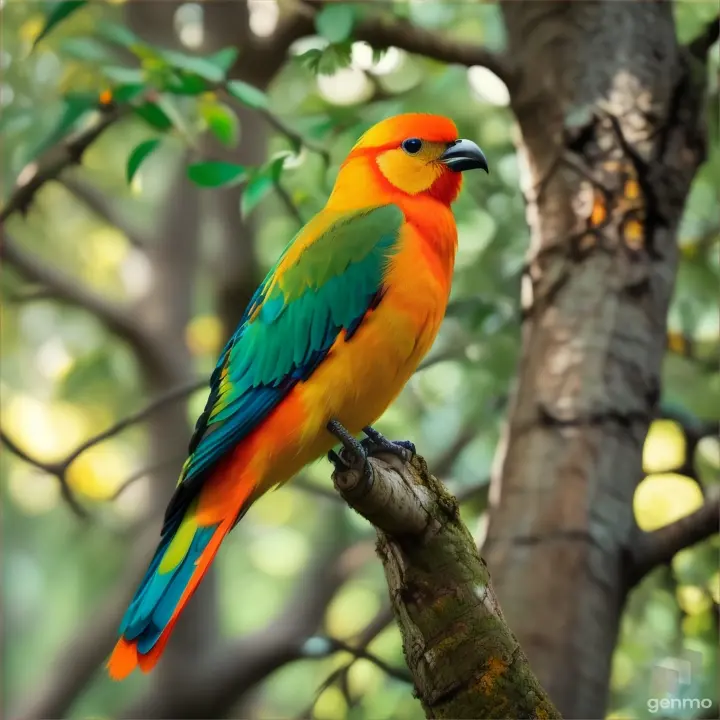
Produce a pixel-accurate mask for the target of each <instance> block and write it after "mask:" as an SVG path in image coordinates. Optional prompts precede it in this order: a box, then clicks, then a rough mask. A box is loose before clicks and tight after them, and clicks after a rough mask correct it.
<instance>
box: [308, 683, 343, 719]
mask: <svg viewBox="0 0 720 720" xmlns="http://www.w3.org/2000/svg"><path fill="white" fill-rule="evenodd" d="M346 715H347V703H346V702H345V698H344V697H343V694H342V691H341V690H340V688H339V687H337V686H336V685H331V686H330V687H329V688H328V689H327V690H325V691H324V692H323V693H322V695H320V697H319V698H318V699H317V702H316V703H315V708H314V713H313V717H316V718H318V720H338V718H344V717H345V716H346Z"/></svg>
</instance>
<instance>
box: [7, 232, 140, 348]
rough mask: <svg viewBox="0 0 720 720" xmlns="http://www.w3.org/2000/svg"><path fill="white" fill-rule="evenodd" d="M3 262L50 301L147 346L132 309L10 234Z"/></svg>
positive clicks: (133, 343)
mask: <svg viewBox="0 0 720 720" xmlns="http://www.w3.org/2000/svg"><path fill="white" fill-rule="evenodd" d="M0 258H2V259H3V260H4V261H5V262H6V263H7V264H8V265H10V266H12V267H13V268H15V269H16V270H17V271H18V272H19V273H20V274H21V275H23V276H24V277H26V278H27V279H28V280H31V281H32V282H36V283H38V284H40V285H41V286H42V287H43V288H45V291H46V293H47V297H52V298H53V299H55V300H58V301H60V302H63V303H66V304H68V305H72V306H74V307H80V308H83V309H84V310H87V311H88V312H90V313H92V314H93V315H95V317H97V318H98V320H100V322H101V323H103V324H104V325H105V326H106V327H107V329H108V330H109V331H110V332H112V333H114V334H116V335H118V336H119V337H121V338H123V339H124V340H127V341H128V342H129V343H131V344H132V345H134V346H136V347H140V346H145V345H146V344H147V343H146V338H145V335H144V330H143V326H142V324H141V323H140V322H138V320H137V318H136V317H135V316H134V315H133V314H132V313H131V312H130V311H129V309H128V308H126V307H125V306H124V305H122V304H119V303H116V302H114V301H112V300H109V299H108V298H106V297H104V296H103V295H101V294H100V293H98V292H96V291H94V290H93V289H91V288H90V287H88V286H87V285H85V284H84V283H82V282H81V281H80V280H79V279H78V278H75V277H72V276H70V275H66V274H65V273H63V272H62V271H60V270H58V269H57V268H55V267H53V266H52V265H50V264H48V263H45V262H44V261H43V260H41V259H40V258H39V257H37V256H36V255H34V254H32V253H29V252H27V251H26V250H25V249H23V248H21V247H20V245H18V244H17V243H16V242H15V240H14V239H13V238H11V237H10V236H9V235H8V234H7V233H3V238H2V244H0Z"/></svg>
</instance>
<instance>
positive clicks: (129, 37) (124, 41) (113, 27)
mask: <svg viewBox="0 0 720 720" xmlns="http://www.w3.org/2000/svg"><path fill="white" fill-rule="evenodd" d="M97 33H98V35H99V36H100V37H101V38H104V39H105V40H107V41H108V42H111V43H113V44H114V45H119V46H120V47H124V48H126V49H130V48H131V47H133V46H134V45H142V41H141V40H140V38H139V37H138V36H137V35H136V34H135V33H134V32H133V31H132V30H130V29H129V28H127V27H125V26H124V25H119V24H118V23H113V22H109V21H108V20H101V21H100V22H99V23H98V24H97Z"/></svg>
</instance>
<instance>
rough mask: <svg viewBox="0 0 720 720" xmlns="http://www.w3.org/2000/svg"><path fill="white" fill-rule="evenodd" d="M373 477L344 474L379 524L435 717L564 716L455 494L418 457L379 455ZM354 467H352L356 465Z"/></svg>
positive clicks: (396, 600) (419, 680) (351, 498)
mask: <svg viewBox="0 0 720 720" xmlns="http://www.w3.org/2000/svg"><path fill="white" fill-rule="evenodd" d="M370 463H371V466H372V469H373V481H372V482H371V483H367V484H365V485H364V486H363V485H362V484H361V482H360V481H359V479H357V480H358V481H357V482H355V480H356V479H355V478H353V477H350V478H348V476H347V474H343V473H336V475H335V476H334V478H335V482H336V486H337V487H338V489H339V490H340V492H341V493H342V494H343V496H344V497H345V498H346V500H347V501H348V503H349V504H350V505H351V507H353V508H354V509H355V510H357V511H358V512H359V513H360V514H361V515H363V516H364V517H366V518H368V519H370V520H371V521H372V522H373V524H374V525H375V528H376V531H377V534H378V541H377V551H378V555H379V556H380V559H381V560H382V563H383V567H384V570H385V576H386V579H387V583H388V588H389V591H390V598H391V602H392V607H393V612H394V614H395V618H396V620H397V622H398V625H399V627H400V632H401V635H402V640H403V649H404V652H405V658H406V660H407V664H408V667H409V668H410V671H411V673H412V676H413V679H414V683H415V692H416V694H417V697H418V698H419V699H420V701H421V703H422V705H423V708H424V710H425V714H426V716H427V717H429V718H559V717H560V715H559V714H558V712H557V710H556V709H555V708H554V707H553V705H552V703H551V702H550V700H549V698H548V696H547V694H546V693H545V691H544V690H543V689H542V688H541V687H540V684H539V683H538V681H537V679H536V677H535V675H534V674H533V672H532V670H531V669H530V666H529V664H528V662H527V658H526V657H525V654H524V653H523V651H522V649H521V647H520V645H519V644H518V641H517V639H516V638H515V636H514V635H513V634H512V632H511V630H510V629H509V628H508V626H507V624H506V623H505V619H504V617H503V614H502V611H501V610H500V606H499V604H498V602H497V599H496V597H495V594H494V592H493V590H492V586H491V582H490V575H489V572H488V569H487V566H486V565H485V563H484V561H483V560H482V558H481V557H480V555H479V553H478V550H477V546H476V544H475V541H474V540H473V537H472V535H471V534H470V532H469V531H468V529H467V528H466V527H465V525H464V524H463V522H462V520H461V519H460V513H459V508H458V505H457V502H456V501H455V498H454V497H453V496H452V495H450V494H449V493H448V492H447V490H446V489H445V488H444V487H443V485H442V483H440V482H439V481H438V480H437V479H436V478H435V477H434V476H433V475H431V474H430V472H429V470H428V467H427V464H426V463H425V461H424V460H423V459H422V458H421V457H419V456H415V457H414V458H413V459H412V460H411V461H410V462H408V463H405V464H403V463H401V462H399V461H398V459H397V458H391V457H385V456H381V458H372V459H371V460H370ZM350 472H352V471H350Z"/></svg>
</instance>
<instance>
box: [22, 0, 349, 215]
mask: <svg viewBox="0 0 720 720" xmlns="http://www.w3.org/2000/svg"><path fill="white" fill-rule="evenodd" d="M85 5H87V1H86V0H83V1H81V2H59V3H56V4H55V5H53V6H52V8H51V10H50V11H49V13H48V15H47V17H46V21H45V25H44V27H43V30H42V31H41V33H40V35H39V36H38V38H37V41H36V43H37V42H38V41H40V40H41V39H42V38H44V37H45V36H46V35H47V34H48V33H49V32H51V31H52V30H53V29H54V28H55V27H57V25H58V24H59V23H61V22H62V21H64V20H66V19H67V18H68V17H70V16H71V15H72V14H73V13H74V12H76V11H77V10H80V9H81V8H82V7H83V6H85ZM353 17H354V13H353V11H352V9H351V8H350V6H345V5H342V6H337V7H328V8H327V9H326V10H324V11H322V12H321V13H319V14H318V27H319V28H320V29H321V32H322V33H323V34H324V35H326V36H327V37H328V39H331V40H332V41H334V42H341V41H344V40H346V38H347V37H348V35H349V33H350V31H351V30H352V23H353ZM108 47H110V48H112V47H116V48H117V47H119V48H122V49H123V50H125V51H128V52H130V53H131V54H132V55H134V56H135V57H136V58H137V61H138V66H137V67H127V66H122V65H117V64H113V62H112V57H113V56H112V53H111V52H109V51H108ZM338 47H340V46H338ZM62 49H63V52H64V53H65V54H67V55H69V56H70V57H73V58H75V59H79V60H85V61H87V62H91V63H95V64H99V65H100V71H101V73H102V75H103V76H104V77H105V78H106V79H107V81H108V83H109V86H110V87H109V89H108V90H107V91H106V92H105V93H101V94H97V95H96V94H94V93H82V94H78V93H69V94H67V95H66V96H65V107H64V110H63V113H62V116H61V117H60V119H59V121H58V124H57V126H56V128H55V130H54V131H53V133H52V134H51V135H50V136H49V137H48V138H47V140H46V141H45V142H44V143H43V144H42V146H41V147H40V148H38V152H41V151H42V150H44V149H45V148H47V147H49V146H50V145H53V144H54V143H56V142H58V141H59V140H62V139H63V138H64V137H65V136H66V135H67V134H68V133H69V132H71V131H73V130H74V129H75V128H76V127H77V126H78V125H79V123H80V122H81V121H82V120H83V119H84V118H86V117H87V116H88V115H89V114H90V113H92V112H94V111H96V110H98V109H100V110H102V109H103V108H104V107H107V105H108V104H125V103H129V104H130V105H131V107H132V111H133V113H134V114H135V115H136V116H137V117H138V118H141V119H142V120H143V121H144V122H145V123H146V124H147V125H148V126H149V128H150V129H152V130H153V131H155V132H156V133H158V134H159V136H158V137H152V138H148V139H146V140H143V141H142V142H141V143H139V144H138V145H137V146H136V147H135V148H133V150H132V151H131V152H130V155H129V157H128V160H127V165H126V173H125V174H126V178H127V181H128V182H132V180H133V178H134V177H135V176H136V174H137V173H138V171H139V170H140V168H141V166H142V165H143V163H144V162H145V161H146V160H147V159H148V158H149V157H150V156H151V155H152V154H153V153H154V152H155V151H156V150H157V149H158V148H159V147H160V145H161V143H162V136H163V135H166V134H167V133H169V132H171V131H172V130H177V131H178V132H179V133H180V134H181V135H188V131H187V128H186V127H184V125H185V123H184V121H183V113H182V112H181V110H180V108H179V106H177V105H176V102H177V101H173V100H172V98H173V97H178V99H179V101H180V102H181V104H182V103H184V105H182V108H183V109H184V110H188V109H189V108H188V106H187V102H188V101H189V100H190V101H193V102H194V103H195V106H196V116H197V117H198V119H199V120H201V121H202V123H203V125H204V127H205V128H206V129H207V130H208V131H209V132H210V133H212V134H213V135H214V136H215V137H216V138H217V139H218V140H219V141H220V142H221V143H222V144H223V145H226V146H227V147H234V146H236V145H237V143H238V141H239V138H240V122H239V120H238V117H237V115H236V113H235V112H234V110H233V109H232V107H230V105H228V104H226V103H224V102H221V101H220V100H219V99H218V93H219V92H220V91H224V92H225V93H227V95H228V97H229V98H232V99H233V100H236V101H238V102H239V103H241V104H243V105H245V106H246V107H248V108H251V109H253V110H256V111H258V112H262V113H267V112H269V102H268V98H267V95H266V94H265V93H264V92H263V91H262V90H260V89H258V88H256V87H253V86H252V85H249V84H248V83H246V82H243V81H241V80H227V74H228V72H229V70H230V69H231V68H232V66H233V65H234V64H235V61H236V59H237V49H235V48H225V49H223V50H220V51H219V52H217V53H214V54H213V55H209V56H206V57H198V56H195V55H190V54H187V53H183V52H179V51H176V50H166V49H163V48H157V47H153V46H150V45H148V44H147V43H145V42H143V41H142V40H141V39H140V38H139V37H138V36H137V35H135V33H133V32H132V31H131V30H130V29H128V28H127V27H125V26H123V25H119V24H117V23H113V22H108V21H101V22H100V23H99V25H98V28H97V36H96V37H79V38H70V39H67V40H65V41H64V42H63V43H62ZM343 53H344V54H345V55H347V58H348V59H349V43H347V48H345V49H344V50H343ZM108 100H109V102H108ZM283 159H284V158H275V159H274V160H271V161H270V162H269V163H267V164H266V165H264V166H262V167H260V168H246V167H244V166H242V165H238V164H235V163H230V162H224V161H215V160H209V161H204V162H197V163H194V164H193V165H190V166H189V167H188V176H189V178H190V179H191V180H192V181H193V182H195V183H196V184H197V185H199V186H200V187H204V188H219V187H229V186H233V185H237V184H239V183H241V182H246V187H245V190H244V192H243V195H242V202H241V212H242V214H243V215H247V214H249V213H250V212H252V210H253V209H254V208H255V207H256V206H257V205H258V204H259V203H260V202H261V200H262V199H263V198H264V197H266V195H267V194H268V192H270V191H271V190H272V189H273V187H274V186H275V185H276V184H277V183H278V182H279V178H280V173H281V172H282V167H283Z"/></svg>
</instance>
